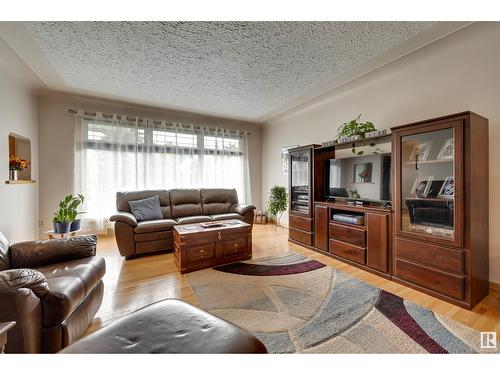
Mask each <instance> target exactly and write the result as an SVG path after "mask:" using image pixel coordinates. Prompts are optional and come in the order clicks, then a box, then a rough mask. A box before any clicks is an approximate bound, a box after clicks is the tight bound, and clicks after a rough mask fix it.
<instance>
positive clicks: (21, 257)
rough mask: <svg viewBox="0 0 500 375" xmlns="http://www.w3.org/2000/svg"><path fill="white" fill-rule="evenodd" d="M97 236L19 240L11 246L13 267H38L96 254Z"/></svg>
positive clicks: (11, 263)
mask: <svg viewBox="0 0 500 375" xmlns="http://www.w3.org/2000/svg"><path fill="white" fill-rule="evenodd" d="M96 249H97V236H96V235H93V234H89V235H82V236H70V237H67V238H55V239H53V240H41V241H25V242H18V243H16V244H14V245H12V246H11V247H10V265H11V267H13V268H36V267H42V266H46V265H52V264H54V263H62V262H67V261H70V260H75V259H80V258H87V257H91V256H94V255H95V253H96Z"/></svg>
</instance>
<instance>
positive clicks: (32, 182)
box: [5, 180, 36, 185]
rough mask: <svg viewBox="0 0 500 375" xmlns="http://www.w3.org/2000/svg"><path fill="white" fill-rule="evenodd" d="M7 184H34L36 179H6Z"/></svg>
mask: <svg viewBox="0 0 500 375" xmlns="http://www.w3.org/2000/svg"><path fill="white" fill-rule="evenodd" d="M5 183H6V184H8V185H21V184H34V183H36V181H35V180H6V181H5Z"/></svg>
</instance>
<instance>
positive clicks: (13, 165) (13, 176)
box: [9, 156, 31, 180]
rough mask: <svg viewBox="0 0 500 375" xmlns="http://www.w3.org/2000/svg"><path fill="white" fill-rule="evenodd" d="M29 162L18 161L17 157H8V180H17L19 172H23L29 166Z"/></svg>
mask: <svg viewBox="0 0 500 375" xmlns="http://www.w3.org/2000/svg"><path fill="white" fill-rule="evenodd" d="M30 164H31V163H30V161H29V160H25V159H20V158H18V157H17V156H10V157H9V180H17V179H18V173H19V171H23V170H25V169H26V168H28V167H29V166H30Z"/></svg>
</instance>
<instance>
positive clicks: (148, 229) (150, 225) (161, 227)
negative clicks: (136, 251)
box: [134, 219, 177, 233]
mask: <svg viewBox="0 0 500 375" xmlns="http://www.w3.org/2000/svg"><path fill="white" fill-rule="evenodd" d="M174 225H177V221H175V220H172V219H160V220H146V221H141V222H139V223H138V224H137V226H136V227H135V228H134V232H135V233H152V232H161V231H165V230H172V227H173V226H174Z"/></svg>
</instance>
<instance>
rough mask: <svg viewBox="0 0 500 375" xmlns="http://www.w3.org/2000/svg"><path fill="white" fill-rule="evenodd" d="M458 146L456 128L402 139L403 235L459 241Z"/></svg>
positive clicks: (401, 189)
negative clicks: (409, 234) (457, 195)
mask: <svg viewBox="0 0 500 375" xmlns="http://www.w3.org/2000/svg"><path fill="white" fill-rule="evenodd" d="M455 145H456V139H455V128H454V127H449V128H443V129H440V130H435V131H429V132H424V133H418V134H412V135H406V136H402V137H401V155H400V158H401V163H400V168H401V180H400V184H401V188H400V192H401V197H400V199H401V200H400V202H401V205H400V207H399V210H400V213H399V215H400V226H401V227H400V231H401V232H402V233H412V234H416V235H418V234H423V235H427V236H432V237H435V238H439V239H443V240H449V241H456V240H457V223H456V210H457V207H456V203H457V202H456V200H455V196H456V194H455V182H456V179H457V176H456V168H455V166H456V163H457V152H456V150H455ZM459 183H461V178H460V179H459Z"/></svg>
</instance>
